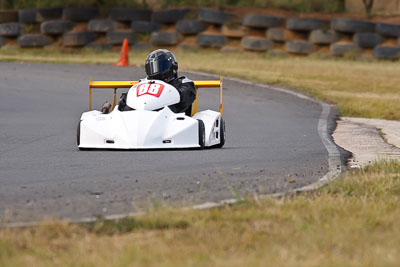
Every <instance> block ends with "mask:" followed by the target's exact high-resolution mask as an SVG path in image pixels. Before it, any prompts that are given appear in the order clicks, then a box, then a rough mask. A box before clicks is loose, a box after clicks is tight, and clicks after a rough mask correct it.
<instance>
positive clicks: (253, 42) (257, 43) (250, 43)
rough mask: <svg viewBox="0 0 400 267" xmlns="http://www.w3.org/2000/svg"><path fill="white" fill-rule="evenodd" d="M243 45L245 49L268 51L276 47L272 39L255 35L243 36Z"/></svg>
mask: <svg viewBox="0 0 400 267" xmlns="http://www.w3.org/2000/svg"><path fill="white" fill-rule="evenodd" d="M241 45H242V47H243V48H244V49H246V50H251V51H267V50H269V49H272V48H273V47H274V43H273V42H272V41H271V40H268V39H267V38H263V37H253V36H247V37H244V38H242V41H241Z"/></svg>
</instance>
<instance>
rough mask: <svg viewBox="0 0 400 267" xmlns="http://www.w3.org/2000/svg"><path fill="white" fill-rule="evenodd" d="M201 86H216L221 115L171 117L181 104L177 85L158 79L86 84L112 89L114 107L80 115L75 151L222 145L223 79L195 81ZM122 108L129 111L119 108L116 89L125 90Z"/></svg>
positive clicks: (193, 106) (193, 109) (202, 113)
mask: <svg viewBox="0 0 400 267" xmlns="http://www.w3.org/2000/svg"><path fill="white" fill-rule="evenodd" d="M194 83H195V85H196V90H197V89H198V88H200V87H216V86H219V87H220V111H219V112H217V111H213V110H205V111H200V112H197V101H198V100H197V95H196V101H195V103H193V105H192V116H191V117H190V116H187V115H185V114H184V113H174V112H172V111H171V109H170V108H169V106H170V105H173V104H176V103H179V101H180V96H179V93H178V91H177V90H176V88H175V87H173V86H171V85H169V84H167V83H164V82H162V81H158V80H144V81H142V82H124V81H123V82H106V81H104V82H92V81H91V82H90V86H89V96H90V100H89V109H91V105H92V104H91V98H92V88H99V89H101V88H114V101H113V102H114V107H113V110H112V111H111V112H110V113H108V114H103V113H102V112H100V111H97V110H92V111H88V112H84V113H83V114H82V116H81V119H80V122H79V124H78V129H77V144H78V147H79V149H177V148H199V149H202V148H204V147H222V146H223V145H224V144H225V137H226V134H225V122H224V120H223V119H222V80H221V81H195V82H194ZM129 87H130V89H129V91H128V95H127V101H126V104H127V105H128V106H129V107H130V108H132V109H133V110H130V111H120V110H118V105H115V103H116V90H117V88H129Z"/></svg>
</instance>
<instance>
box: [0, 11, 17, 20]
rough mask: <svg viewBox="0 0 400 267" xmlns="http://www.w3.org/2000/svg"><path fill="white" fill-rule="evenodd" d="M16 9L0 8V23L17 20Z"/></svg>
mask: <svg viewBox="0 0 400 267" xmlns="http://www.w3.org/2000/svg"><path fill="white" fill-rule="evenodd" d="M17 21H18V11H11V10H0V23H4V22H17Z"/></svg>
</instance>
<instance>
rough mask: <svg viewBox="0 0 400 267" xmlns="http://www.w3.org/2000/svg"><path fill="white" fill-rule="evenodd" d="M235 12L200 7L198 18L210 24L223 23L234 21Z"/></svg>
mask: <svg viewBox="0 0 400 267" xmlns="http://www.w3.org/2000/svg"><path fill="white" fill-rule="evenodd" d="M235 17H236V16H235V14H232V13H227V12H222V11H216V10H212V9H204V8H203V9H200V10H199V13H198V19H199V20H201V21H203V22H207V23H210V24H217V25H222V24H225V23H228V22H230V21H232V20H233V19H234V18H235Z"/></svg>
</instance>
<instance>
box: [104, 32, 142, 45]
mask: <svg viewBox="0 0 400 267" xmlns="http://www.w3.org/2000/svg"><path fill="white" fill-rule="evenodd" d="M125 39H128V43H129V44H130V45H132V44H134V43H135V42H136V35H135V34H134V33H133V32H132V31H115V32H108V33H107V44H109V45H121V44H122V43H123V42H124V40H125Z"/></svg>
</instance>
